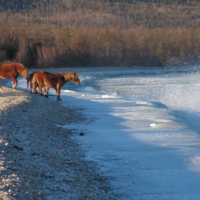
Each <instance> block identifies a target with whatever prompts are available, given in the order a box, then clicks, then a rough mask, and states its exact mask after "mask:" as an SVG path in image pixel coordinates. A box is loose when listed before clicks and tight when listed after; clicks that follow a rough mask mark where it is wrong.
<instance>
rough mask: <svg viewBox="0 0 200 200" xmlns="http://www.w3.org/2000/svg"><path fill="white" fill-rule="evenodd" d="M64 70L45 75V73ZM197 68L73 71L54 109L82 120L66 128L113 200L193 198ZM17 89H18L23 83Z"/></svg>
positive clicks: (199, 160)
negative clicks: (74, 111)
mask: <svg viewBox="0 0 200 200" xmlns="http://www.w3.org/2000/svg"><path fill="white" fill-rule="evenodd" d="M61 70H62V71H71V69H59V70H58V69H51V70H47V71H50V72H56V71H61ZM199 70H200V68H199V67H198V66H197V67H188V68H160V69H159V68H158V69H156V68H128V67H119V68H116V67H115V68H114V67H107V68H105V67H104V68H73V71H76V72H77V74H78V76H79V78H80V80H81V84H80V85H78V86H77V85H75V84H73V83H72V82H69V83H67V84H66V85H65V86H64V87H63V88H62V92H61V99H62V102H61V103H62V104H63V105H64V106H67V107H72V108H82V112H83V114H84V116H86V117H87V121H86V122H83V123H74V124H66V125H65V126H64V127H65V128H68V129H69V128H71V129H73V130H74V132H76V133H80V132H83V133H84V136H82V137H80V136H79V134H76V135H77V136H76V139H77V141H78V142H79V143H80V145H81V146H82V148H83V150H84V151H85V152H86V159H88V160H92V161H95V162H96V163H97V164H98V165H99V167H100V170H101V171H102V174H104V175H107V176H109V177H111V179H110V184H111V186H112V187H113V188H114V190H115V192H117V193H119V194H120V195H121V197H120V200H130V199H134V200H137V199H139V200H150V199H152V200H156V199H159V200H161V199H170V200H171V199H176V200H184V199H187V200H188V199H190V200H196V199H200V184H199V182H200V135H199V134H200V123H199V121H200V104H199V99H200V89H199V88H200V74H199ZM18 87H20V88H23V89H26V88H25V87H26V83H25V81H24V80H23V79H20V80H19V86H18ZM50 94H51V95H50V97H49V98H51V99H53V100H56V96H55V95H56V94H55V92H54V90H53V89H50Z"/></svg>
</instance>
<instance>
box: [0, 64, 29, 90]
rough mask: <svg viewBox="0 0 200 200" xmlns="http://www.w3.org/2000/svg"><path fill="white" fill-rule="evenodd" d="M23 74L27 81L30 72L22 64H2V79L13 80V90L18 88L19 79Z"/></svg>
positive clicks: (0, 71)
mask: <svg viewBox="0 0 200 200" xmlns="http://www.w3.org/2000/svg"><path fill="white" fill-rule="evenodd" d="M19 74H21V75H22V76H23V78H24V79H26V80H27V76H28V70H27V68H26V67H24V65H22V64H20V63H10V64H7V63H6V64H0V78H3V79H8V78H10V79H12V88H14V89H15V88H16V87H17V77H18V76H19Z"/></svg>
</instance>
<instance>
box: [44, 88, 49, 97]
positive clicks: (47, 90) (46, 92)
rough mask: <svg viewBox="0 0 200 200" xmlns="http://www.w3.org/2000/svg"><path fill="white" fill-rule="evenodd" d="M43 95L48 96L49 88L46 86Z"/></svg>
mask: <svg viewBox="0 0 200 200" xmlns="http://www.w3.org/2000/svg"><path fill="white" fill-rule="evenodd" d="M44 96H45V97H47V98H48V97H49V88H48V87H44Z"/></svg>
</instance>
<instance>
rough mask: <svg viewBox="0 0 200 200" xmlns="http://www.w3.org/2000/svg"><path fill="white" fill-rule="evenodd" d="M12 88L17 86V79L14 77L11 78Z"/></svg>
mask: <svg viewBox="0 0 200 200" xmlns="http://www.w3.org/2000/svg"><path fill="white" fill-rule="evenodd" d="M12 81H13V82H12V88H13V89H16V87H17V79H16V78H12Z"/></svg>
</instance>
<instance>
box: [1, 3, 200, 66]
mask: <svg viewBox="0 0 200 200" xmlns="http://www.w3.org/2000/svg"><path fill="white" fill-rule="evenodd" d="M199 8H200V1H198V0H81V1H80V0H57V1H54V0H9V1H8V0H0V62H1V63H2V62H11V61H17V62H21V63H23V64H24V65H25V66H27V67H28V68H52V67H54V68H55V67H75V66H79V67H84V66H94V67H95V66H170V65H176V66H183V65H184V66H185V65H193V64H197V63H199V61H200V12H199Z"/></svg>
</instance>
